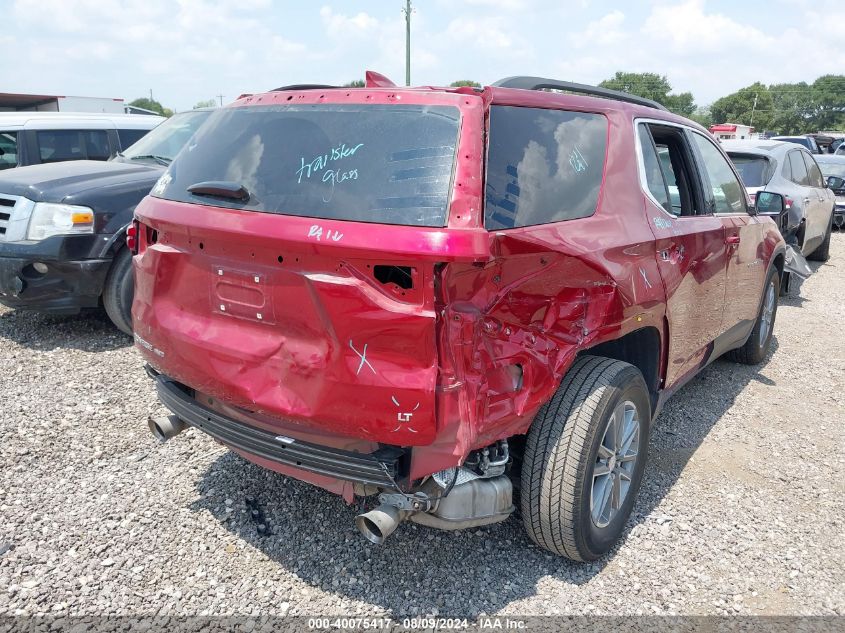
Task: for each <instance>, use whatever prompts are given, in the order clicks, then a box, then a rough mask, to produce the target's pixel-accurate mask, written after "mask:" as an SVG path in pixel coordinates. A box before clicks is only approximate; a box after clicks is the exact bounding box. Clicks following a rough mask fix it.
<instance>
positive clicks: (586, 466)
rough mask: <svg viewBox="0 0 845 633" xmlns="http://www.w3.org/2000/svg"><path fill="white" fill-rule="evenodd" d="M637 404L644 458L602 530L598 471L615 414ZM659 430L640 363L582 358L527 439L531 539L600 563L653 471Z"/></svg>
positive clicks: (524, 503) (524, 495) (526, 519)
mask: <svg viewBox="0 0 845 633" xmlns="http://www.w3.org/2000/svg"><path fill="white" fill-rule="evenodd" d="M626 401H628V402H632V403H633V404H634V406H635V409H636V412H637V417H638V419H639V429H638V430H639V448H638V457H637V459H636V461H635V462H634V467H633V473H632V474H631V475H630V483H629V488H628V492H627V494H625V496H624V500H623V501H622V503H621V504H620V507H619V509H618V510H617V511H616V514H615V515H614V516H613V518H612V519H611V520H610V521H609V522H608V523H607V525H606V526H604V527H598V526H597V524H596V522H594V521H593V518H592V516H591V492H592V483H593V471H594V467H595V465H596V459H597V455H598V451H599V445H600V444H602V441H603V439H604V435H605V431H606V430H607V427H608V424H609V421H610V418H611V416H612V415H613V412H614V410H615V409H616V408H617V406H619V405H624V403H625V402H626ZM650 426H651V404H650V400H649V394H648V389H647V388H646V384H645V381H644V380H643V376H642V374H641V373H640V371H639V370H638V369H637V368H636V367H634V366H633V365H629V364H628V363H623V362H622V361H617V360H613V359H609V358H602V357H598V356H582V357H580V358H578V359H577V360H576V361H575V363H574V364H573V365H572V367H571V369H570V370H569V372H567V374H566V376H564V378H563V380H562V381H561V384H560V387H559V388H558V390H557V392H556V393H555V395H554V397H553V398H552V399H551V401H550V402H548V403H546V404H545V405H544V406H543V408H542V409H540V411H539V412H538V413H537V417H536V418H534V422H533V424H532V425H531V428H530V429H529V431H528V437H527V438H526V445H525V455H524V461H523V465H522V477H521V491H520V492H521V495H520V497H521V498H520V506H521V513H522V520H523V524H524V525H525V529H526V531H527V532H528V536H529V537H531V540H532V541H534V542H535V543H536V544H537V545H539V546H540V547H542V548H544V549H547V550H549V551H550V552H553V553H555V554H560V555H562V556H566V557H567V558H571V559H572V560H575V561H588V560H595V559H597V558H599V557H601V556H602V555H603V554H604V553H605V552H607V551H608V550H609V549H610V548H611V547H612V546H613V545H614V543H615V542H616V541H617V540H618V538H619V536H620V535H621V534H622V531H623V529H624V528H625V523H626V522H627V520H628V516H629V515H630V514H631V509H632V508H633V506H634V501H635V499H636V496H637V490H638V489H639V486H640V481H641V480H642V476H643V469H644V468H645V462H646V455H647V452H648V437H649V429H650Z"/></svg>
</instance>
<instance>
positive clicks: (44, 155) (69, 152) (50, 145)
mask: <svg viewBox="0 0 845 633" xmlns="http://www.w3.org/2000/svg"><path fill="white" fill-rule="evenodd" d="M35 137H36V141H37V143H38V153H39V156H40V158H41V162H42V163H58V162H61V161H65V160H83V159H86V158H87V159H89V160H106V159H108V158H109V156H110V155H111V152H110V150H109V137H108V134H107V133H106V132H105V130H81V131H80V130H43V131H40V132H37V133H36V135H35Z"/></svg>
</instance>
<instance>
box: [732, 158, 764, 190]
mask: <svg viewBox="0 0 845 633" xmlns="http://www.w3.org/2000/svg"><path fill="white" fill-rule="evenodd" d="M729 156H730V157H731V160H732V161H733V164H734V167H736V170H737V171H738V172H739V177H740V178H741V179H742V183H743V184H744V185H745V186H746V187H764V186H765V185H766V183H768V182H769V180H770V179H771V177H772V172H773V170H772V169H771V162H770V161H769V159H768V158H766V157H765V156H752V155H749V154H744V155H743V154H729Z"/></svg>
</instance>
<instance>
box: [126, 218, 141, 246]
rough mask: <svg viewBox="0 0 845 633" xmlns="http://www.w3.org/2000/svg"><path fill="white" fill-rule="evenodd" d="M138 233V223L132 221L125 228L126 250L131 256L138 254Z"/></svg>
mask: <svg viewBox="0 0 845 633" xmlns="http://www.w3.org/2000/svg"><path fill="white" fill-rule="evenodd" d="M139 232H140V222H138V220H132V224H130V225H129V226H128V227H126V248H128V249H129V252H130V253H132V254H133V255H137V254H138V235H139Z"/></svg>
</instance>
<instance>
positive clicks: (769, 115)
mask: <svg viewBox="0 0 845 633" xmlns="http://www.w3.org/2000/svg"><path fill="white" fill-rule="evenodd" d="M450 85H451V86H452V87H458V86H472V87H480V86H481V84H479V83H478V82H477V81H472V80H470V79H461V80H458V81H453V82H452V83H451V84H450ZM598 85H599V86H600V87H602V88H610V89H611V90H621V91H623V92H628V93H630V94H633V95H637V96H640V97H646V98H647V99H651V100H653V101H657V103H660V104H661V105H664V106H666V108H667V109H669V110H671V111H672V112H675V113H676V114H680V115H681V116H685V117H688V118H690V119H693V120H694V121H697V122H698V123H700V124H702V125H704V126H705V127H709V126H710V125H712V124H713V123H741V124H743V125H752V126H754V128H756V129H757V130H760V131H763V130H766V131H772V132H776V133H778V134H804V133H807V132H818V131H820V130H845V75H823V76H821V77H819V78H818V79H816V80H815V81H813V82H812V83H807V82H804V81H801V82H798V83H782V84H770V85H765V84H763V83H761V82H759V81H758V82H755V83H753V84H751V85H750V86H746V87H745V88H741V89H740V90H737V91H736V92H733V93H731V94H729V95H725V96H724V97H721V98H720V99H717V100H716V101H714V102H713V103H711V104H709V105H705V106H699V105H697V104H696V103H695V99H694V98H693V95H692V93H691V92H681V93H677V94H676V93H673V92H672V85H671V84H670V83H669V80H668V79H667V78H666V76H665V75H658V74H657V73H629V72H622V71H620V72H617V73H616V74H615V75H614V76H613V77H611V78H609V79H605V80H604V81H601V82H599V84H598ZM345 86H348V87H354V88H363V87H364V81H363V80H361V79H356V80H354V81H350V82H349V83H347V84H345ZM130 105H136V106H139V107H142V108H146V109H148V110H152V111H154V112H159V113H160V114H162V115H164V116H170V115H171V114H173V111H172V110H170V109H169V108H165V107H163V106H162V105H161V104H160V103H159V102H158V101H154V100H152V99H147V98H141V99H135V100H134V101H132V102H131V103H130ZM213 105H215V102H214V100H213V99H209V100H208V101H200V102H199V103H197V105H195V106H194V107H195V108H197V107H208V106H213Z"/></svg>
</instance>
